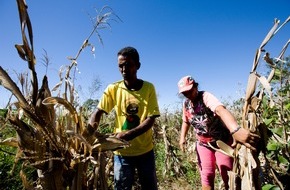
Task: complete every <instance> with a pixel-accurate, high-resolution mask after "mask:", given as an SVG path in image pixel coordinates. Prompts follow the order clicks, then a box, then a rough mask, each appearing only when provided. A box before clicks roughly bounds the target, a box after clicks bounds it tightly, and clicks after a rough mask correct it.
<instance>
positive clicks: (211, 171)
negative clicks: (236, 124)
mask: <svg viewBox="0 0 290 190" xmlns="http://www.w3.org/2000/svg"><path fill="white" fill-rule="evenodd" d="M196 151H197V156H198V164H199V170H200V176H201V183H202V185H205V186H211V187H214V179H215V169H216V166H217V167H218V169H219V172H220V174H221V177H222V180H223V181H224V185H225V187H226V189H228V181H229V176H228V174H227V172H228V171H229V170H232V168H233V158H231V157H229V156H227V155H225V154H223V153H220V152H217V151H215V150H213V149H211V148H208V147H205V146H203V145H200V144H199V143H198V142H197V143H196Z"/></svg>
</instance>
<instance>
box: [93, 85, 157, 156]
mask: <svg viewBox="0 0 290 190" xmlns="http://www.w3.org/2000/svg"><path fill="white" fill-rule="evenodd" d="M98 108H99V109H101V110H104V111H105V112H107V113H109V112H110V111H111V110H112V109H113V108H114V109H115V113H116V121H115V129H114V132H116V133H117V132H121V131H124V130H129V129H132V128H134V127H136V126H138V125H139V124H140V123H142V122H143V121H144V120H145V119H146V118H147V117H150V116H159V115H160V112H159V107H158V103H157V97H156V92H155V88H154V86H153V84H151V83H150V82H147V81H143V86H142V88H141V89H140V90H138V91H131V90H128V89H127V88H126V86H125V84H124V82H123V80H122V81H117V82H115V83H113V84H110V85H109V86H108V87H107V88H106V90H105V91H104V94H103V96H102V98H101V100H100V102H99V104H98ZM152 138H153V137H152V129H149V130H148V131H146V132H145V133H143V134H142V135H140V136H138V137H136V138H134V139H133V140H131V141H130V144H131V146H130V147H128V148H124V149H120V150H117V151H115V152H114V153H115V154H118V155H123V156H138V155H141V154H144V153H146V152H148V151H150V150H151V149H152V148H153V139H152Z"/></svg>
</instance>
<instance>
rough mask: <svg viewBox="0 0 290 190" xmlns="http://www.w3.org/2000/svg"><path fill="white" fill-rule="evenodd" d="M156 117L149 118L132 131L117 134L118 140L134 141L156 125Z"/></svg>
mask: <svg viewBox="0 0 290 190" xmlns="http://www.w3.org/2000/svg"><path fill="white" fill-rule="evenodd" d="M155 118H156V116H151V117H147V118H146V119H145V120H144V121H143V122H142V123H141V124H140V125H138V126H137V127H135V128H133V129H130V130H128V131H122V132H120V133H117V136H116V137H117V138H120V139H124V140H126V141H129V140H132V139H134V138H136V137H138V136H140V135H142V134H143V133H145V132H146V131H148V130H149V129H150V128H151V127H152V126H153V124H154V122H155Z"/></svg>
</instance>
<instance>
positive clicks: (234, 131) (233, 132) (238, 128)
mask: <svg viewBox="0 0 290 190" xmlns="http://www.w3.org/2000/svg"><path fill="white" fill-rule="evenodd" d="M240 128H241V126H238V127H237V128H236V129H235V130H233V131H232V132H231V135H233V134H235V133H236V132H237V131H238V130H240Z"/></svg>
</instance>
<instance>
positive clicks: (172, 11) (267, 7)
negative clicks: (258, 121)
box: [0, 0, 290, 109]
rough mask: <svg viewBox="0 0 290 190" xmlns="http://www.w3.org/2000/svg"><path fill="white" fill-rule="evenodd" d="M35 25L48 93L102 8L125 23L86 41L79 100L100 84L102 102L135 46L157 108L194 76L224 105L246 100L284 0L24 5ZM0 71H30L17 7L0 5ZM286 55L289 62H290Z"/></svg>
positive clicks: (279, 40) (46, 0)
mask: <svg viewBox="0 0 290 190" xmlns="http://www.w3.org/2000/svg"><path fill="white" fill-rule="evenodd" d="M26 2H27V4H28V13H29V15H30V19H31V22H32V26H33V33H34V47H35V56H36V59H37V65H36V70H37V71H38V79H39V81H41V80H42V77H43V75H44V74H45V67H44V66H43V64H42V63H41V61H40V60H41V59H42V58H43V54H44V50H45V51H46V52H47V53H48V56H49V58H50V60H51V65H49V68H48V77H49V86H50V87H53V86H54V85H55V84H56V83H57V82H58V81H59V80H58V70H59V68H60V67H61V66H62V65H68V64H70V62H69V60H68V59H67V57H68V56H75V55H76V53H77V51H78V50H79V48H80V46H81V45H82V43H83V41H84V40H85V39H86V38H87V37H88V35H89V34H90V32H91V31H92V27H93V26H92V23H91V21H90V18H89V16H88V14H89V15H91V16H95V15H96V11H95V10H100V9H101V8H102V7H104V6H105V5H108V6H109V7H111V8H112V10H113V12H114V13H115V14H116V15H118V16H119V17H120V19H121V20H122V21H118V22H115V21H111V22H110V25H111V29H110V30H109V29H106V30H101V31H99V32H100V34H101V37H102V40H103V43H104V45H101V44H100V43H99V41H98V38H97V37H96V35H94V36H93V37H92V38H91V39H90V42H91V43H92V44H94V46H95V47H96V51H95V54H96V55H95V57H94V56H93V55H92V54H91V53H90V49H89V48H88V49H86V50H85V51H84V52H82V54H81V55H80V57H79V59H78V69H79V72H80V73H79V74H77V76H76V77H77V81H76V85H77V86H78V85H81V87H82V93H80V96H81V98H82V99H86V98H89V93H88V86H89V85H91V83H92V81H93V79H94V78H96V77H98V78H99V79H100V81H101V83H102V87H101V89H100V92H99V93H97V94H96V95H95V96H94V98H99V97H100V95H101V92H102V91H103V90H104V88H105V87H106V86H107V84H109V83H111V82H114V81H116V80H120V79H121V75H120V73H119V71H118V67H117V56H116V54H117V52H118V50H119V49H121V48H122V47H125V46H133V47H135V48H137V49H138V51H139V53H140V62H141V68H140V70H139V72H138V77H139V78H142V79H144V80H147V81H150V82H152V83H154V84H155V88H156V91H157V94H158V100H159V105H160V107H161V108H162V109H163V108H169V109H171V108H173V109H174V108H176V107H179V106H180V105H181V104H180V99H179V98H178V96H177V92H178V91H177V90H178V89H177V82H178V80H179V79H180V78H181V77H182V76H184V75H192V76H193V77H194V78H195V80H196V81H197V82H198V83H199V89H200V90H207V91H210V92H212V93H213V94H215V95H216V96H217V97H218V98H220V99H224V100H230V99H235V98H238V97H241V96H243V95H244V91H245V88H246V85H247V78H248V75H249V72H250V70H251V68H252V62H253V59H254V56H255V51H256V49H257V48H258V47H259V46H260V44H261V42H262V41H263V39H264V37H265V36H266V34H267V33H268V31H269V30H270V29H271V27H272V26H273V22H274V19H275V18H277V19H279V20H281V23H282V22H283V21H284V20H285V19H286V18H287V17H288V16H290V11H289V10H290V9H289V7H290V1H289V0H276V1H270V0H236V1H226V0H220V1H213V0H203V1H197V0H122V1H121V0H94V1H93V0H43V1H32V0H26ZM0 24H1V29H0V65H1V66H2V67H3V68H4V69H7V70H8V73H9V74H11V76H12V78H14V79H15V78H16V75H15V73H20V72H24V71H26V70H27V64H26V63H25V62H24V61H23V60H21V59H20V58H19V57H18V54H17V52H16V49H15V48H14V45H15V44H21V43H22V39H21V33H20V23H19V17H18V10H17V4H16V1H11V0H10V1H1V2H0ZM289 37H290V24H288V25H286V26H285V27H284V28H283V29H282V30H281V31H280V32H279V33H278V34H277V35H276V36H275V37H274V38H273V39H272V40H271V41H270V43H269V44H268V45H267V46H266V50H267V51H269V52H270V53H271V56H273V57H276V56H278V54H279V52H280V50H281V49H282V47H283V45H284V44H285V43H286V42H287V41H288V40H289ZM289 54H290V53H289V51H288V53H286V55H289ZM0 93H1V97H0V107H3V106H5V105H6V102H7V100H8V94H9V93H8V92H7V90H6V89H4V88H3V87H2V86H0Z"/></svg>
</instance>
